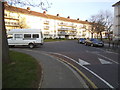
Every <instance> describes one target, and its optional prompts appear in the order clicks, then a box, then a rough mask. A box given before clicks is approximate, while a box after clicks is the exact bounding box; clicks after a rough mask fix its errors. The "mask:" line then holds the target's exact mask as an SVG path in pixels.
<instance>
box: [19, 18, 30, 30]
mask: <svg viewBox="0 0 120 90" xmlns="http://www.w3.org/2000/svg"><path fill="white" fill-rule="evenodd" d="M19 27H20V28H21V29H22V28H29V26H28V25H27V24H26V18H25V17H21V18H20V19H19Z"/></svg>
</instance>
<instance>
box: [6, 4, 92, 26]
mask: <svg viewBox="0 0 120 90" xmlns="http://www.w3.org/2000/svg"><path fill="white" fill-rule="evenodd" d="M5 10H8V11H13V12H18V13H23V14H28V15H33V16H38V17H43V18H48V19H55V20H62V21H68V22H74V23H82V24H90V22H87V21H81V20H76V19H70V18H65V17H60V16H54V15H50V14H45V13H40V12H35V11H31V10H28V9H23V8H19V7H14V6H10V5H8V4H7V3H5Z"/></svg>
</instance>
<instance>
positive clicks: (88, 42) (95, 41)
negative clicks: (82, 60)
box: [85, 38, 104, 47]
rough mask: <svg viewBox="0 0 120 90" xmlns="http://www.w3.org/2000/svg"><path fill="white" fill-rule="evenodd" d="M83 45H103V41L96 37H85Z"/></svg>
mask: <svg viewBox="0 0 120 90" xmlns="http://www.w3.org/2000/svg"><path fill="white" fill-rule="evenodd" d="M85 45H86V46H87V45H90V46H92V47H93V46H101V47H103V46H104V42H102V41H100V40H98V39H95V38H91V39H86V40H85Z"/></svg>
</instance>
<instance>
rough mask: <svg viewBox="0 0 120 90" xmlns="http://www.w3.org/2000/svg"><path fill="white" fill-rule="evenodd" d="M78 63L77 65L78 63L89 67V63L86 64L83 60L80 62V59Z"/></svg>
mask: <svg viewBox="0 0 120 90" xmlns="http://www.w3.org/2000/svg"><path fill="white" fill-rule="evenodd" d="M78 61H79V63H80V64H81V65H90V63H88V62H86V61H84V60H82V59H79V60H78Z"/></svg>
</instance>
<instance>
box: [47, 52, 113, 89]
mask: <svg viewBox="0 0 120 90" xmlns="http://www.w3.org/2000/svg"><path fill="white" fill-rule="evenodd" d="M49 53H52V52H49ZM53 54H57V55H61V56H63V57H66V58H68V59H70V60H71V61H73V62H75V63H77V64H78V65H80V66H81V67H83V68H84V69H86V70H87V71H89V72H90V73H92V74H93V75H94V76H96V77H97V78H99V79H100V80H101V81H102V82H104V83H105V84H106V85H108V86H109V87H110V88H114V87H113V86H112V85H110V84H109V83H108V82H107V81H105V80H104V79H103V78H101V77H100V76H99V75H97V74H96V73H94V72H93V71H92V70H90V69H88V68H87V67H85V66H83V65H81V64H80V63H78V62H77V61H76V60H74V59H72V58H70V57H68V56H65V55H62V54H60V53H53Z"/></svg>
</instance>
